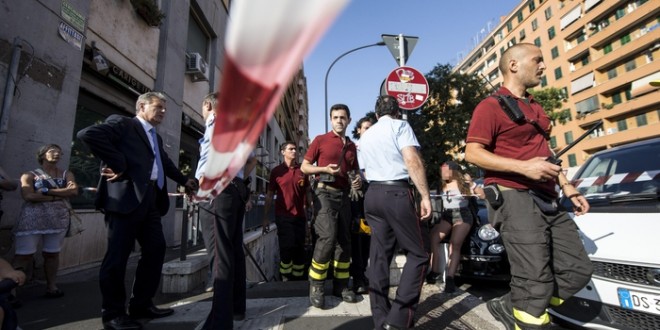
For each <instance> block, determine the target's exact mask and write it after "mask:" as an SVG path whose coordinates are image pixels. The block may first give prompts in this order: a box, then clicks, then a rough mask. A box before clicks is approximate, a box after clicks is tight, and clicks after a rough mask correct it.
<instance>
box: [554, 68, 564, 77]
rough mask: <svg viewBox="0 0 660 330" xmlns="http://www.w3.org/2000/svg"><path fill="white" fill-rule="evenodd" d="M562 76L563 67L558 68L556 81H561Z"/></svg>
mask: <svg viewBox="0 0 660 330" xmlns="http://www.w3.org/2000/svg"><path fill="white" fill-rule="evenodd" d="M562 76H563V75H562V73H561V67H558V68H556V69H555V80H559V79H561V77H562Z"/></svg>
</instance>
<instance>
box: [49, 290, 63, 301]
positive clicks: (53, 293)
mask: <svg viewBox="0 0 660 330" xmlns="http://www.w3.org/2000/svg"><path fill="white" fill-rule="evenodd" d="M62 296H64V292H62V291H60V289H55V291H46V294H45V295H44V297H46V298H51V299H53V298H61V297H62Z"/></svg>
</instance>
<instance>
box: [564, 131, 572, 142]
mask: <svg viewBox="0 0 660 330" xmlns="http://www.w3.org/2000/svg"><path fill="white" fill-rule="evenodd" d="M564 140H565V141H566V144H570V143H571V142H573V132H571V131H568V132H566V133H564Z"/></svg>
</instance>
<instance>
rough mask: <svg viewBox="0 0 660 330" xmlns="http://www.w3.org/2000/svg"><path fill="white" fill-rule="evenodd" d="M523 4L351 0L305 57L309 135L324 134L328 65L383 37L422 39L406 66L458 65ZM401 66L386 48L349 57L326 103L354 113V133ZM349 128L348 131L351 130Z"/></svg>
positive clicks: (333, 76) (334, 76)
mask: <svg viewBox="0 0 660 330" xmlns="http://www.w3.org/2000/svg"><path fill="white" fill-rule="evenodd" d="M520 2H521V0H463V1H443V0H352V1H351V2H350V3H349V4H348V5H347V6H346V8H345V9H344V11H343V12H342V13H341V14H340V16H339V17H338V18H337V19H336V20H335V22H334V23H333V25H332V26H331V27H330V29H329V30H328V31H327V32H326V34H325V35H324V36H323V38H322V39H321V41H319V43H318V44H317V45H316V47H315V48H314V49H313V51H312V53H310V54H309V55H308V56H307V58H306V59H305V62H304V65H305V75H306V76H307V88H308V102H309V136H310V139H313V138H314V137H315V136H317V135H319V134H322V133H324V132H325V109H324V108H325V98H324V81H325V74H326V71H327V70H328V67H329V66H330V64H331V63H332V61H334V60H335V58H337V57H338V56H340V55H341V54H343V53H344V52H346V51H349V50H351V49H354V48H357V47H360V46H364V45H369V44H373V43H376V42H379V41H381V40H382V39H381V34H394V35H398V34H399V33H402V34H403V35H405V36H416V37H419V40H418V42H417V45H416V46H415V48H414V50H413V52H412V54H411V55H410V58H409V59H408V62H407V63H406V65H407V66H411V67H414V68H416V69H417V70H419V71H421V72H422V73H423V74H426V73H428V72H429V71H431V69H433V67H435V66H436V65H437V64H446V63H449V64H451V65H455V64H456V63H457V59H458V56H459V53H461V52H462V53H463V55H466V54H467V52H469V51H470V50H471V49H472V48H473V47H474V45H475V44H474V38H475V37H477V36H480V33H481V31H482V29H483V30H484V32H486V31H487V30H488V26H489V23H490V26H491V29H494V28H495V27H496V26H497V25H498V24H499V19H500V16H504V15H507V14H508V13H509V12H511V10H512V9H513V8H515V7H516V6H517V5H518V4H519V3H520ZM397 66H398V63H397V62H396V60H395V59H394V57H393V56H392V54H391V53H390V51H389V50H388V49H387V47H386V46H382V47H370V48H365V49H361V50H358V51H356V52H353V53H351V54H349V55H346V56H345V57H343V58H342V59H340V60H339V61H337V63H336V64H335V65H334V66H333V67H332V69H331V71H330V73H329V75H328V87H327V88H328V105H329V106H330V105H332V104H335V103H344V104H346V105H348V106H349V108H350V109H351V117H352V122H351V124H350V130H352V129H353V127H354V125H355V124H356V123H357V121H358V120H359V119H360V118H361V117H363V116H364V114H365V113H367V112H369V111H373V107H374V104H375V102H376V97H378V95H379V93H380V86H381V83H382V82H383V80H384V79H385V78H386V77H387V75H388V74H389V73H390V72H391V71H392V70H393V69H394V68H396V67H397ZM350 130H349V131H350Z"/></svg>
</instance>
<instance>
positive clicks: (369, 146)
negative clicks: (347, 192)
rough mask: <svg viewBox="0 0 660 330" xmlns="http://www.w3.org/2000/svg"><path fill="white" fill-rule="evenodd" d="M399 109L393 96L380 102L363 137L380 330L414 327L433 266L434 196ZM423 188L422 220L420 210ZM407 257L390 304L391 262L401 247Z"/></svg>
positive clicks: (374, 305) (374, 309)
mask: <svg viewBox="0 0 660 330" xmlns="http://www.w3.org/2000/svg"><path fill="white" fill-rule="evenodd" d="M399 114H400V109H399V105H398V103H397V101H396V99H395V98H394V97H392V96H381V97H379V98H378V101H377V102H376V116H377V117H378V122H377V123H376V124H374V125H373V126H371V128H370V129H369V130H368V131H366V132H365V133H363V134H362V136H361V137H360V151H359V153H358V157H359V163H360V165H361V167H362V168H363V169H364V171H365V176H366V178H367V180H368V181H369V189H368V190H367V193H366V195H365V199H364V212H365V215H366V220H367V222H368V223H369V226H371V247H370V253H369V262H370V265H369V269H368V270H367V274H368V275H367V276H368V277H369V298H370V300H371V313H372V317H373V320H374V325H375V326H376V329H404V328H410V327H412V326H413V325H414V321H413V316H414V314H415V309H416V308H417V303H418V302H419V296H420V292H421V290H422V285H423V282H424V276H425V275H426V271H427V269H428V264H429V252H428V251H429V242H428V241H429V234H428V226H427V225H426V224H423V223H422V221H425V220H428V219H429V218H430V217H431V197H430V194H429V188H428V184H427V182H426V174H425V172H424V165H423V163H422V158H421V156H420V154H419V151H418V150H417V149H418V148H419V143H418V142H417V138H416V137H415V133H414V132H413V130H412V127H410V125H409V124H408V122H406V121H403V120H400V119H398V118H399ZM409 179H412V182H413V183H414V184H415V187H417V191H418V192H419V195H420V198H421V202H420V215H418V214H417V211H416V209H415V202H414V200H415V199H414V198H413V189H412V186H411V185H410V183H409V182H410V181H409ZM397 243H398V244H399V248H400V249H402V250H404V251H405V252H406V264H405V265H404V267H403V272H402V273H401V280H400V283H399V287H398V288H397V291H396V298H395V299H394V301H392V302H391V303H390V301H388V292H389V288H390V261H391V260H392V257H393V256H394V252H395V246H396V244H397Z"/></svg>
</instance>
